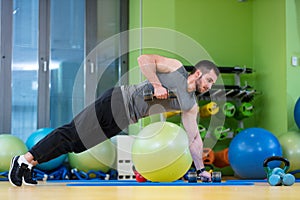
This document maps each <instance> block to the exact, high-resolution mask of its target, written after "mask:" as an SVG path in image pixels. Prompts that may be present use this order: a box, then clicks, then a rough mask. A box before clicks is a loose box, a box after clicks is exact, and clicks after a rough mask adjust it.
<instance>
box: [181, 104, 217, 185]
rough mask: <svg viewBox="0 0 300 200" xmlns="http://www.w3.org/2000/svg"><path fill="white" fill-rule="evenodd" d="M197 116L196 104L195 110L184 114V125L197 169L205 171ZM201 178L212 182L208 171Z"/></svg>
mask: <svg viewBox="0 0 300 200" xmlns="http://www.w3.org/2000/svg"><path fill="white" fill-rule="evenodd" d="M197 116H198V105H197V104H195V105H194V106H193V108H192V109H191V110H189V111H183V112H182V115H181V117H182V123H183V126H184V128H185V130H186V132H187V135H188V139H189V149H190V152H191V155H192V158H193V161H194V164H195V167H196V169H197V171H198V170H201V169H204V167H205V166H204V164H203V158H202V154H203V142H202V139H201V137H200V134H199V130H198V123H197ZM200 175H201V176H204V177H206V178H208V180H209V181H210V180H211V175H210V174H209V173H208V172H207V171H203V172H202V173H201V174H200Z"/></svg>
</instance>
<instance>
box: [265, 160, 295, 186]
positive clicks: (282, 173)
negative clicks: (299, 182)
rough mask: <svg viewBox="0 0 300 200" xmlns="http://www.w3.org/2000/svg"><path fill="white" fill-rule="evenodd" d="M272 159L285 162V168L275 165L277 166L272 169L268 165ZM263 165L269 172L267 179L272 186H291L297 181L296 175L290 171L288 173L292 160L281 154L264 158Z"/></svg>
mask: <svg viewBox="0 0 300 200" xmlns="http://www.w3.org/2000/svg"><path fill="white" fill-rule="evenodd" d="M271 161H281V162H283V163H284V167H283V169H282V168H280V167H275V168H273V169H271V168H270V167H269V166H268V163H269V162H271ZM263 167H264V170H265V171H266V173H267V180H268V183H269V184H270V185H272V186H280V185H285V186H291V185H293V184H294V183H295V177H294V176H293V175H292V174H290V173H286V172H287V171H288V170H289V168H290V162H289V161H288V160H287V159H285V158H283V157H281V156H271V157H269V158H266V159H265V160H264V163H263Z"/></svg>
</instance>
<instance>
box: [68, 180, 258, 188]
mask: <svg viewBox="0 0 300 200" xmlns="http://www.w3.org/2000/svg"><path fill="white" fill-rule="evenodd" d="M66 185H67V186H70V187H72V186H243V185H244V186H249V185H254V183H253V182H244V181H243V182H238V181H224V182H221V183H212V182H207V183H204V182H198V183H188V182H185V181H174V182H160V183H158V182H150V181H147V182H141V183H139V182H136V181H112V180H109V181H98V182H97V181H92V182H89V181H80V182H75V181H74V182H69V183H67V184H66Z"/></svg>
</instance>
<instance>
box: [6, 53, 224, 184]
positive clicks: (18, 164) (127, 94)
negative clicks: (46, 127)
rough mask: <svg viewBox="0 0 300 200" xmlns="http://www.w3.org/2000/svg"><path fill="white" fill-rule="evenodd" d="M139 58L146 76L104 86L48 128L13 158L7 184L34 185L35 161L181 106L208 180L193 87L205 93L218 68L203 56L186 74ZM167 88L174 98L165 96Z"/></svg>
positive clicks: (154, 58)
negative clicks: (66, 119) (62, 121)
mask: <svg viewBox="0 0 300 200" xmlns="http://www.w3.org/2000/svg"><path fill="white" fill-rule="evenodd" d="M138 63H139V66H140V69H141V71H142V73H143V74H144V76H145V77H146V79H147V80H146V81H144V82H142V83H140V84H137V85H131V86H121V87H115V88H112V89H110V90H108V91H106V92H105V93H104V94H103V95H102V96H101V97H100V98H98V99H97V100H96V101H95V102H94V103H93V104H91V105H89V106H87V107H86V108H85V109H84V110H83V111H82V112H80V113H79V114H78V115H77V116H76V117H75V118H74V119H73V120H72V121H71V123H70V124H66V125H64V126H62V127H59V128H57V129H55V130H54V131H52V132H51V133H50V134H49V135H48V136H47V137H45V138H44V139H42V140H41V141H40V142H38V143H37V144H36V145H35V146H33V147H32V148H31V149H30V150H29V151H28V152H27V153H26V154H24V155H21V156H15V157H13V159H12V162H11V167H10V170H9V181H10V182H11V184H12V185H14V186H21V185H22V183H24V184H26V185H35V184H37V182H36V181H35V180H33V179H32V175H31V173H32V167H33V166H35V165H36V164H38V163H43V162H47V161H49V160H51V159H53V158H56V157H58V156H60V155H62V154H66V153H69V152H75V153H79V152H83V151H85V150H87V149H89V148H91V147H93V146H95V145H97V144H99V143H100V142H103V141H105V140H106V139H107V138H111V137H113V136H115V135H117V134H118V133H119V132H121V131H122V130H123V129H125V128H126V127H127V126H128V125H129V124H131V123H135V122H137V121H138V120H139V119H141V118H143V117H145V116H149V115H150V114H155V113H162V112H166V111H172V110H181V111H182V123H183V126H184V128H185V130H186V132H187V135H188V139H189V144H190V146H189V148H190V152H191V155H192V158H193V161H194V165H195V167H196V169H197V172H198V175H199V176H202V177H205V178H206V179H208V180H211V175H210V173H208V172H207V171H205V168H204V164H203V161H202V152H203V143H202V140H201V137H200V135H199V131H198V124H197V117H198V104H197V101H196V97H195V92H196V91H197V92H200V93H203V92H206V91H207V90H209V89H210V88H211V87H212V85H213V84H214V83H215V82H216V80H217V78H218V75H219V70H218V68H217V67H216V66H215V64H213V63H212V62H210V61H207V60H204V61H200V62H199V63H197V64H196V65H195V67H194V69H193V71H192V72H191V73H190V74H188V72H187V71H186V70H185V68H184V67H183V65H182V63H181V62H180V61H178V60H176V59H172V58H166V57H163V56H159V55H141V56H140V57H139V58H138ZM149 90H152V91H153V96H154V97H155V98H154V100H153V101H145V100H144V92H145V91H149ZM170 90H172V91H173V92H174V93H175V94H176V97H177V98H175V99H174V98H172V99H170V98H168V97H169V93H168V92H169V91H170ZM155 105H161V106H160V109H152V108H153V106H155Z"/></svg>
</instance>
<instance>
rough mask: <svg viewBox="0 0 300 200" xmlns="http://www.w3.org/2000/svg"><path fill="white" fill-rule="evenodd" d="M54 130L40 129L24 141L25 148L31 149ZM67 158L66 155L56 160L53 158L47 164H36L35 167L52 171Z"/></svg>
mask: <svg viewBox="0 0 300 200" xmlns="http://www.w3.org/2000/svg"><path fill="white" fill-rule="evenodd" d="M53 130H54V129H52V128H42V129H38V130H37V131H35V132H33V133H32V134H31V135H30V136H29V137H28V139H27V140H26V146H27V148H28V149H31V147H33V146H34V145H35V144H37V143H38V142H39V141H40V140H41V139H43V138H44V137H46V136H47V135H48V134H49V133H51V132H52V131H53ZM66 158H67V154H64V155H61V156H59V157H57V158H54V159H52V160H50V161H48V162H45V163H42V164H38V165H37V166H36V167H37V168H38V169H40V170H45V171H49V170H53V169H55V168H57V167H59V166H61V165H62V164H63V162H64V161H65V159H66Z"/></svg>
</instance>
